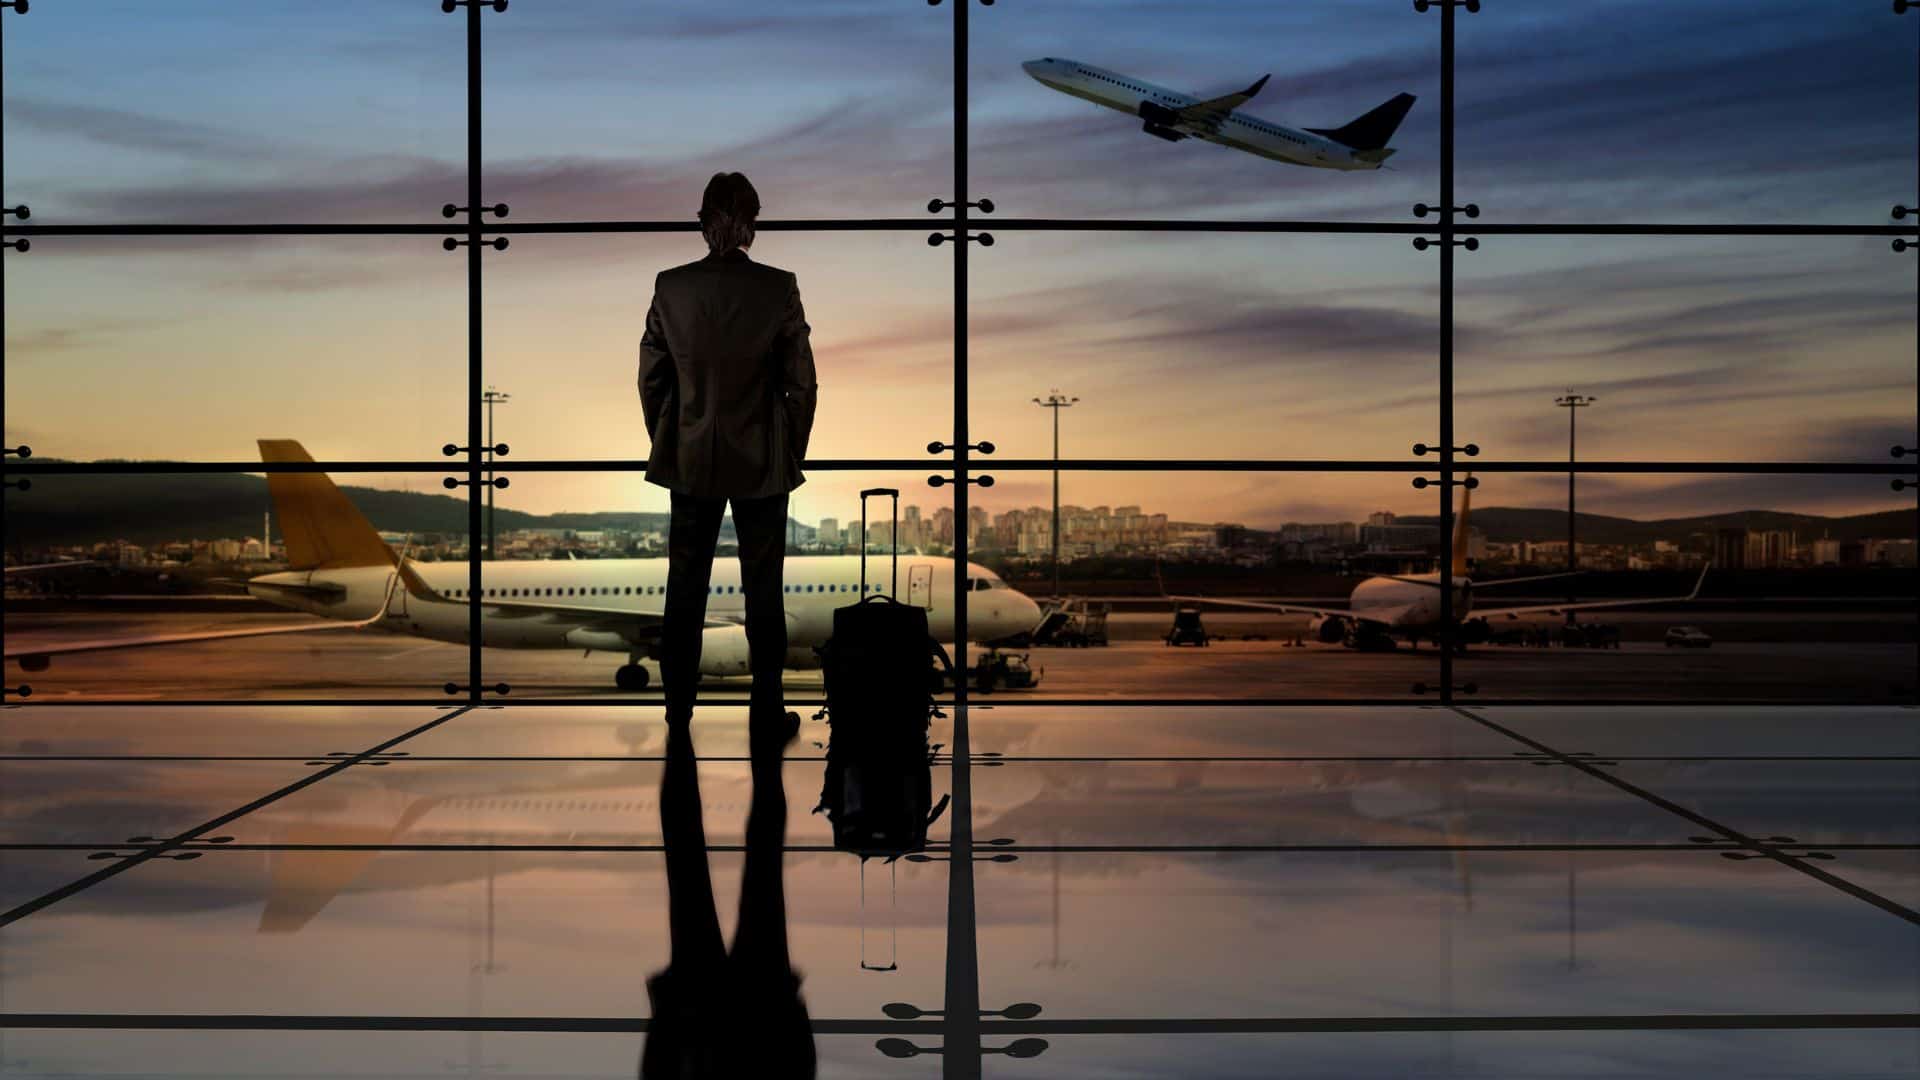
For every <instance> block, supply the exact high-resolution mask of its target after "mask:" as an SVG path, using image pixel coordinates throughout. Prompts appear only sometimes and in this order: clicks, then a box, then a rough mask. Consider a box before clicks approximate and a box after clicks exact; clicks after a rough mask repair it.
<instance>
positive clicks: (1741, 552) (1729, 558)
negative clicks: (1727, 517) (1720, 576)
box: [1713, 528, 1747, 570]
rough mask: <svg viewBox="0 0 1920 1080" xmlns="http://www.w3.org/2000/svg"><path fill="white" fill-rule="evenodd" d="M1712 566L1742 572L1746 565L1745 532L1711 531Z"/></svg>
mask: <svg viewBox="0 0 1920 1080" xmlns="http://www.w3.org/2000/svg"><path fill="white" fill-rule="evenodd" d="M1713 565H1714V566H1716V567H1718V568H1720V569H1722V570H1743V569H1745V568H1746V565H1747V530H1745V529H1740V528H1722V529H1715V530H1713Z"/></svg>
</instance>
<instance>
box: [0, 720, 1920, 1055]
mask: <svg viewBox="0 0 1920 1080" xmlns="http://www.w3.org/2000/svg"><path fill="white" fill-rule="evenodd" d="M946 712H947V715H944V716H941V717H939V718H936V719H935V720H934V722H933V724H932V725H931V728H930V731H929V733H928V741H929V743H930V744H931V750H932V757H931V765H930V768H929V769H928V770H927V775H928V777H929V779H930V781H931V788H930V792H929V795H928V800H929V801H930V802H932V803H934V804H936V805H937V803H938V801H939V800H940V799H941V798H942V797H943V796H952V797H954V798H955V799H957V800H958V802H957V804H950V806H949V809H948V810H947V812H945V813H943V814H942V815H941V816H940V817H939V818H937V819H936V820H935V821H934V822H933V824H932V825H931V826H930V828H929V830H928V834H927V835H928V841H927V850H926V852H925V853H924V854H923V855H922V856H921V857H920V858H919V859H917V860H915V861H907V860H902V861H899V862H896V863H892V864H888V863H885V862H882V861H879V860H873V861H869V862H867V863H866V864H865V866H864V872H863V868H862V864H861V862H860V861H859V860H858V859H857V858H855V857H854V856H853V855H851V854H847V853H845V852H843V851H837V850H835V847H836V844H835V834H834V830H833V828H832V827H831V825H830V824H829V821H828V818H827V817H826V816H825V815H820V814H813V813H810V812H809V811H811V810H812V809H813V808H814V806H815V805H816V803H819V802H823V801H832V800H830V799H828V796H831V795H834V794H835V791H834V787H835V784H836V783H839V784H843V785H844V782H845V776H844V774H843V773H842V772H841V771H839V770H837V769H836V770H835V771H834V772H833V773H832V776H831V778H829V763H828V761H827V744H828V742H829V737H828V736H829V730H828V727H827V725H826V724H824V723H814V722H808V723H805V724H803V726H802V728H801V730H800V733H799V737H798V738H797V739H795V740H794V741H793V742H791V743H789V744H787V745H786V746H785V748H784V755H783V756H784V760H783V761H782V762H781V763H780V765H779V766H778V767H777V768H776V767H773V766H772V765H771V762H770V759H769V758H768V757H767V756H766V753H765V751H766V747H765V745H764V744H762V745H760V750H761V760H760V761H759V762H758V763H756V762H754V761H753V760H752V759H753V757H754V754H753V750H754V748H755V745H756V744H755V742H754V741H753V740H750V739H749V737H748V736H749V732H748V728H747V724H746V722H745V717H744V715H743V711H742V710H740V709H737V708H732V707H726V706H715V707H712V708H711V709H707V710H704V711H703V713H702V715H701V716H700V717H699V719H698V721H697V722H696V725H695V728H694V730H693V733H692V738H691V745H690V746H689V745H688V744H687V743H685V742H681V741H678V740H674V739H670V738H669V737H668V733H667V730H666V728H665V726H664V724H663V723H662V721H661V717H660V715H659V713H658V711H657V710H656V709H653V708H650V707H628V708H622V707H603V706H591V705H578V706H559V705H522V706H505V707H486V708H479V709H461V708H454V707H438V708H435V707H428V706H419V707H407V706H384V707H383V706H368V707H364V708H332V707H327V708H322V707H307V706H298V705H289V706H276V705H273V704H270V703H253V704H245V705H229V706H201V707H186V706H180V707H161V706H109V705H97V706H96V705H45V704H27V705H22V706H14V707H11V708H7V709H5V710H4V711H3V712H0V716H3V717H4V722H3V723H0V790H3V791H4V792H5V799H4V801H3V802H0V907H4V909H5V914H4V916H0V919H4V926H3V927H0V996H3V1001H4V1011H5V1013H6V1015H7V1017H8V1020H7V1025H8V1026H7V1027H6V1028H5V1029H0V1038H3V1039H4V1043H0V1072H3V1073H4V1074H5V1075H23V1076H53V1075H58V1076H128V1075H152V1074H154V1073H163V1074H165V1075H168V1076H294V1075H300V1076H400V1075H406V1076H415V1075H426V1074H432V1075H448V1074H454V1075H458V1074H462V1073H473V1074H481V1073H484V1074H487V1075H510V1076H548V1077H551V1076H581V1077H602V1076H607V1077H612V1076H632V1075H634V1074H635V1071H636V1069H637V1068H638V1067H639V1063H640V1060H641V1057H642V1054H643V1052H644V1047H645V1041H646V1040H647V1039H649V1038H653V1039H656V1040H662V1039H666V1038H668V1035H663V1034H661V1033H662V1032H663V1031H669V1032H670V1033H677V1034H678V1035H679V1036H680V1037H681V1039H682V1045H687V1040H688V1038H689V1036H688V1034H687V1033H688V1032H703V1033H705V1035H704V1036H703V1037H709V1038H710V1037H711V1036H713V1035H714V1033H716V1032H717V1033H721V1034H724V1035H726V1036H727V1038H729V1039H732V1040H733V1042H734V1047H735V1048H736V1049H737V1048H738V1047H741V1046H751V1047H754V1048H756V1052H757V1053H758V1054H759V1055H760V1065H761V1066H765V1065H766V1058H767V1057H769V1056H772V1057H775V1058H778V1059H779V1060H780V1061H783V1062H787V1063H791V1061H792V1060H793V1056H794V1055H797V1054H799V1053H801V1050H800V1048H798V1047H797V1046H796V1045H795V1044H792V1043H788V1042H782V1041H781V1040H780V1039H779V1038H778V1032H779V1031H781V1030H783V1028H782V1026H781V1024H780V1023H779V1018H780V1017H783V1016H784V1017H787V1018H788V1019H789V1020H791V1019H792V1018H793V1017H794V1016H795V1015H803V1016H804V1017H805V1019H806V1025H805V1026H804V1027H800V1028H793V1027H792V1025H791V1024H789V1025H788V1026H787V1027H786V1028H785V1029H784V1030H788V1031H789V1032H791V1031H796V1030H797V1031H801V1032H804V1031H805V1030H806V1028H807V1027H810V1028H811V1030H812V1033H813V1035H812V1040H811V1047H812V1048H811V1051H810V1052H811V1054H812V1055H813V1056H814V1057H815V1058H816V1059H817V1061H818V1067H819V1074H820V1075H823V1076H932V1075H940V1074H941V1071H942V1067H943V1065H947V1066H952V1067H954V1068H956V1069H958V1070H959V1072H960V1074H962V1075H964V1074H966V1072H967V1070H968V1069H970V1068H972V1067H973V1066H974V1065H975V1064H977V1065H978V1067H979V1069H980V1071H981V1072H983V1073H984V1075H987V1076H1011V1077H1017V1076H1049V1077H1052V1076H1136V1077H1147V1076H1170V1077H1171V1076H1235V1077H1239V1076H1245V1077H1255V1076H1273V1075H1293V1076H1345V1075H1356V1074H1367V1075H1384V1074H1389V1073H1391V1074H1411V1073H1421V1074H1427V1075H1449V1076H1501V1077H1507V1076H1513V1077H1518V1076H1540V1075H1555V1076H1609V1077H1613V1076H1693V1075H1702V1074H1705V1073H1708V1072H1714V1073H1721V1074H1742V1075H1745V1074H1749V1073H1756V1072H1764V1073H1765V1074H1766V1075H1796V1076H1797V1075H1821V1076H1910V1075H1913V1074H1914V1072H1915V1070H1916V1069H1920V1036H1916V1032H1917V1031H1920V911H1917V910H1916V909H1920V723H1916V720H1920V715H1917V714H1916V713H1915V712H1914V711H1913V710H1911V709H1900V708H1866V707H1862V708H1821V709H1795V708H1709V707H1702V708H1673V707H1662V708H1598V707H1594V708H1573V707H1568V708H1479V709H1449V708H1442V707H1437V706H1426V707H1420V706H1407V707H1398V708H1372V707H1357V706H1356V707H1321V708H1307V707H1286V708H1280V707H1257V706H1233V705H1220V706H1210V707H1183V708H1153V707H1125V706H1122V707H1113V708H1107V707H1096V706H1090V705H1084V706H1073V705H1061V704H1047V703H1045V702H1040V701H1027V702H1011V701H1008V700H1006V699H1004V698H1002V699H1001V700H997V701H995V702H994V703H992V704H991V705H985V706H981V705H976V706H972V707H970V708H969V709H968V710H967V713H966V714H965V716H964V718H963V717H960V716H956V715H953V713H954V710H952V709H948V710H946ZM963 719H964V728H965V732H964V735H965V740H966V742H967V744H968V745H967V749H968V752H969V761H968V765H967V767H966V768H964V769H961V768H956V766H955V765H954V762H953V758H952V756H951V755H952V754H953V752H954V750H955V749H956V744H957V742H958V741H959V739H960V736H961V730H960V729H961V727H962V724H961V721H962V720H963ZM845 745H848V744H844V743H843V744H842V746H843V747H844V746H845ZM696 754H697V757H698V760H697V761H696V760H695V758H694V755H696ZM836 760H839V758H838V757H837V755H836ZM928 760H929V759H928V758H926V757H919V758H895V759H894V766H893V767H892V768H890V769H888V770H885V771H884V777H885V778H886V779H888V780H890V781H897V780H898V779H899V778H900V777H901V776H905V777H907V778H909V779H911V778H913V777H914V776H915V775H916V773H917V772H918V766H917V765H915V764H914V762H915V761H918V762H927V761H928ZM840 790H841V791H847V792H850V793H851V795H850V797H851V798H853V799H855V800H856V801H857V800H858V799H862V798H866V799H871V800H874V801H875V802H879V803H883V802H884V801H885V799H886V798H887V797H888V795H887V790H888V789H887V787H886V785H885V784H882V785H878V786H875V785H872V784H868V785H867V786H865V787H861V786H860V785H855V787H854V788H846V787H844V786H843V787H842V788H841V789H840ZM756 800H757V801H756ZM909 801H911V800H909ZM952 805H965V806H966V807H967V808H968V809H969V811H970V813H969V814H968V816H967V817H966V818H965V820H964V821H956V820H955V819H954V818H955V815H954V811H953V810H952V808H951V806H952ZM783 813H784V818H785V821H784V832H781V831H780V829H779V819H780V818H781V816H782V814H783ZM703 848H704V851H703ZM955 855H961V856H962V857H965V856H967V855H970V856H971V858H970V859H967V861H964V862H960V863H957V864H956V863H954V862H952V861H951V859H952V858H953V857H954V856H955ZM703 856H704V858H703ZM709 882H710V886H709ZM709 887H710V890H711V896H712V902H711V904H709V903H708V899H707V898H708V889H709ZM669 897H671V898H672V902H671V903H670V902H669ZM736 921H738V923H739V925H740V926H742V927H744V928H747V929H745V930H744V932H742V933H741V935H740V937H739V939H738V940H737V941H735V942H734V944H735V945H736V946H738V947H736V948H735V953H734V960H733V962H732V965H731V966H728V965H725V964H720V963H718V956H719V950H720V949H721V948H723V947H724V942H726V941H729V940H733V939H734V928H735V925H736ZM716 924H717V928H718V930H719V932H720V937H719V938H718V939H716V938H715V937H714V936H713V934H712V931H713V929H714V927H715V926H716ZM743 956H745V957H747V958H748V959H746V960H743V959H741V958H742V957H743ZM703 958H704V959H709V960H714V961H715V963H714V964H708V965H702V964H701V963H700V961H701V960H702V959H703ZM768 958H772V960H771V961H770V960H769V959H768ZM670 964H671V970H672V971H673V972H675V976H674V978H671V979H669V980H666V981H665V982H664V983H654V984H653V985H651V986H650V980H651V978H652V977H653V976H655V975H656V974H658V973H659V972H661V971H663V970H667V969H669V965H670ZM788 966H790V967H791V969H792V970H793V971H795V972H797V973H798V974H799V975H800V976H801V982H800V987H799V998H800V1000H801V1001H802V1002H803V1003H804V1004H803V1007H804V1013H803V1014H796V1013H794V1011H793V1008H792V1005H793V995H791V994H788V993H786V992H785V991H784V989H783V988H782V987H781V986H780V985H779V981H780V980H779V978H777V977H776V976H778V975H779V973H780V972H783V971H784V970H786V968H787V967H788ZM874 968H886V969H889V970H871V969H874ZM701 972H708V973H717V974H710V975H702V974H700V973H701ZM676 980H677V981H676ZM663 986H664V987H665V989H664V990H663V989H662V987H663ZM675 986H678V987H679V988H680V989H679V990H678V991H676V990H675V989H674V987H675ZM663 995H664V996H663ZM714 995H719V996H714ZM975 996H977V999H978V1001H979V1003H980V1008H981V1009H982V1010H983V1012H984V1015H983V1016H982V1017H981V1018H980V1019H979V1020H977V1021H974V1020H972V1019H971V1018H962V1017H959V1016H955V1017H952V1018H948V1017H946V1016H945V1015H944V1014H945V1013H946V1012H947V1011H948V1009H947V1006H948V1005H950V1004H954V1003H956V1002H959V1003H964V1002H967V1001H968V1000H970V999H972V998H974V997H975ZM1016 1003H1028V1004H1029V1007H1025V1008H1011V1009H1010V1008H1009V1007H1010V1006H1014V1005H1015V1004H1016ZM703 1006H704V1007H705V1011H704V1012H703V1009H702V1007H703ZM903 1006H904V1007H903ZM696 1016H706V1017H707V1018H708V1019H712V1020H713V1021H714V1022H713V1024H712V1025H708V1026H702V1023H703V1021H696V1020H690V1019H689V1017H696ZM1782 1028H1785V1029H1787V1030H1781V1029H1782ZM168 1029H174V1030H168ZM803 1037H804V1036H803ZM692 1041H694V1042H698V1041H699V1040H698V1039H697V1038H696V1039H693V1040H692ZM663 1045H664V1044H663Z"/></svg>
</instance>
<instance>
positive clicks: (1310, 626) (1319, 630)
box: [1307, 615, 1347, 645]
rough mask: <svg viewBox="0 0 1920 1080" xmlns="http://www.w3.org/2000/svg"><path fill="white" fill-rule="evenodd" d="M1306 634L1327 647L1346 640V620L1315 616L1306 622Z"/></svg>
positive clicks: (1333, 616) (1335, 616)
mask: <svg viewBox="0 0 1920 1080" xmlns="http://www.w3.org/2000/svg"><path fill="white" fill-rule="evenodd" d="M1307 633H1309V634H1312V635H1313V637H1314V640H1315V641H1319V642H1322V643H1324V644H1327V645H1333V644H1337V643H1339V642H1342V641H1345V640H1346V639H1347V620H1345V619H1343V618H1341V617H1340V616H1338V615H1315V616H1314V617H1313V618H1312V619H1310V620H1308V622H1307Z"/></svg>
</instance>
